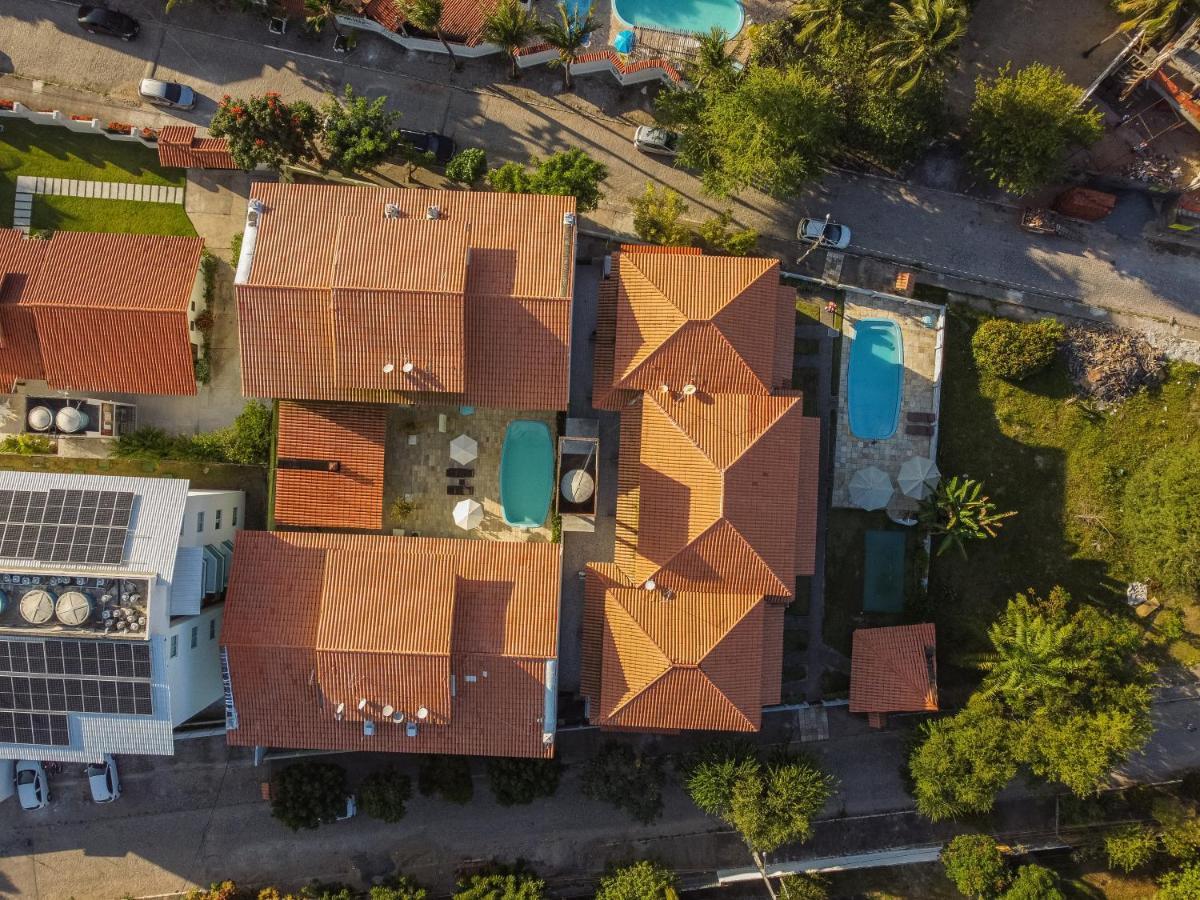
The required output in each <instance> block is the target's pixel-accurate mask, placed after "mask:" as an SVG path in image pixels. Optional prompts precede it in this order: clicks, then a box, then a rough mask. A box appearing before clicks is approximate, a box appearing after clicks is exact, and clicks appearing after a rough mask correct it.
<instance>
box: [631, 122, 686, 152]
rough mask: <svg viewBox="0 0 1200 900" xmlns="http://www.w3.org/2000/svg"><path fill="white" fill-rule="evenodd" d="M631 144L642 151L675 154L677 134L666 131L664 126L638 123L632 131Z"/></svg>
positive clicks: (677, 140)
mask: <svg viewBox="0 0 1200 900" xmlns="http://www.w3.org/2000/svg"><path fill="white" fill-rule="evenodd" d="M633 146H635V147H636V148H637V149H639V150H641V151H642V152H643V153H654V154H656V155H658V156H677V155H678V154H679V134H678V133H677V132H674V131H667V129H665V128H651V127H650V126H649V125H639V126H638V127H637V128H636V129H635V130H634V132H633Z"/></svg>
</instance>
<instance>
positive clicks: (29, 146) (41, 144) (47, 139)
mask: <svg viewBox="0 0 1200 900" xmlns="http://www.w3.org/2000/svg"><path fill="white" fill-rule="evenodd" d="M18 175H40V176H43V177H46V178H79V179H86V180H89V181H128V182H139V183H141V184H165V185H171V186H173V187H183V185H184V183H185V182H186V176H185V173H184V171H183V170H182V169H164V168H162V167H161V166H160V165H159V164H158V154H157V153H155V152H154V151H153V150H150V149H147V148H146V147H143V146H142V145H141V144H137V143H133V142H125V141H112V140H109V139H108V138H106V137H102V136H100V135H96V134H77V133H75V132H73V131H70V130H68V129H66V128H63V127H61V126H58V125H35V124H33V123H32V122H26V121H25V120H24V119H17V118H12V119H7V118H6V119H5V120H4V131H3V133H0V225H2V226H5V227H7V226H10V225H12V212H13V195H14V193H15V192H16V186H17V176H18ZM102 230H108V229H102Z"/></svg>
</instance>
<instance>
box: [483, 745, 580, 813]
mask: <svg viewBox="0 0 1200 900" xmlns="http://www.w3.org/2000/svg"><path fill="white" fill-rule="evenodd" d="M487 777H488V786H489V787H491V789H492V793H493V794H494V795H495V797H496V802H497V803H499V804H500V805H501V806H515V805H518V804H522V803H532V802H533V801H534V800H536V799H537V798H538V797H552V796H554V792H555V791H557V790H558V781H559V779H560V778H561V777H562V763H560V762H559V761H558V760H557V759H510V758H508V757H495V758H493V759H489V760H488V763H487Z"/></svg>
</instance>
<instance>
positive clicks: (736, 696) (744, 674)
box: [584, 565, 778, 731]
mask: <svg viewBox="0 0 1200 900" xmlns="http://www.w3.org/2000/svg"><path fill="white" fill-rule="evenodd" d="M613 576H618V573H617V572H616V571H615V570H614V569H612V568H611V567H608V566H605V565H597V566H589V567H588V580H587V584H586V587H585V594H586V595H587V596H586V599H585V603H586V604H587V605H588V606H590V607H591V608H592V609H593V610H600V611H601V616H600V617H599V619H598V624H599V632H598V634H597V633H596V631H595V630H594V629H595V628H596V624H597V621H596V620H595V617H594V615H593V622H592V625H591V626H590V633H589V634H588V635H587V637H588V638H590V639H591V640H592V641H593V642H596V643H598V644H599V654H598V659H599V660H600V663H599V667H598V669H596V670H595V671H593V672H590V673H588V677H586V678H585V679H584V691H585V693H587V694H588V696H589V697H590V699H591V706H590V714H589V717H590V719H591V721H592V722H593V723H595V724H598V725H600V726H602V727H609V728H629V729H636V730H655V731H662V730H669V731H677V730H690V729H713V730H724V731H754V730H757V728H758V727H759V723H760V721H761V713H762V709H761V707H762V695H763V685H764V673H763V672H762V668H761V666H762V646H763V644H764V639H765V637H766V634H765V632H764V628H765V627H766V626H767V624H768V623H767V617H766V615H765V603H764V601H763V598H762V597H761V596H757V597H756V596H745V595H737V594H692V593H679V594H675V595H674V596H672V597H671V598H670V599H666V598H665V596H664V595H663V594H662V593H661V592H657V591H656V592H654V593H651V592H648V591H645V590H643V589H641V588H639V587H633V586H629V585H627V584H624V583H622V582H620V581H616V580H614V579H613ZM771 624H774V622H772V623H771ZM585 658H586V657H585ZM775 680H776V682H777V681H778V676H776V679H775Z"/></svg>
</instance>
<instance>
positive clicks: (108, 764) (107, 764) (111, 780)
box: [84, 753, 121, 803]
mask: <svg viewBox="0 0 1200 900" xmlns="http://www.w3.org/2000/svg"><path fill="white" fill-rule="evenodd" d="M84 773H85V774H86V775H87V780H88V787H89V788H91V789H92V800H93V801H94V802H96V803H112V802H113V801H114V800H116V799H117V798H118V797H120V796H121V778H120V776H119V775H117V761H116V760H115V759H113V758H112V756H111V755H110V754H108V753H105V754H104V760H103V761H102V762H98V763H92V764H91V765H90V766H88V767H87V768H86V769H85V770H84Z"/></svg>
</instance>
